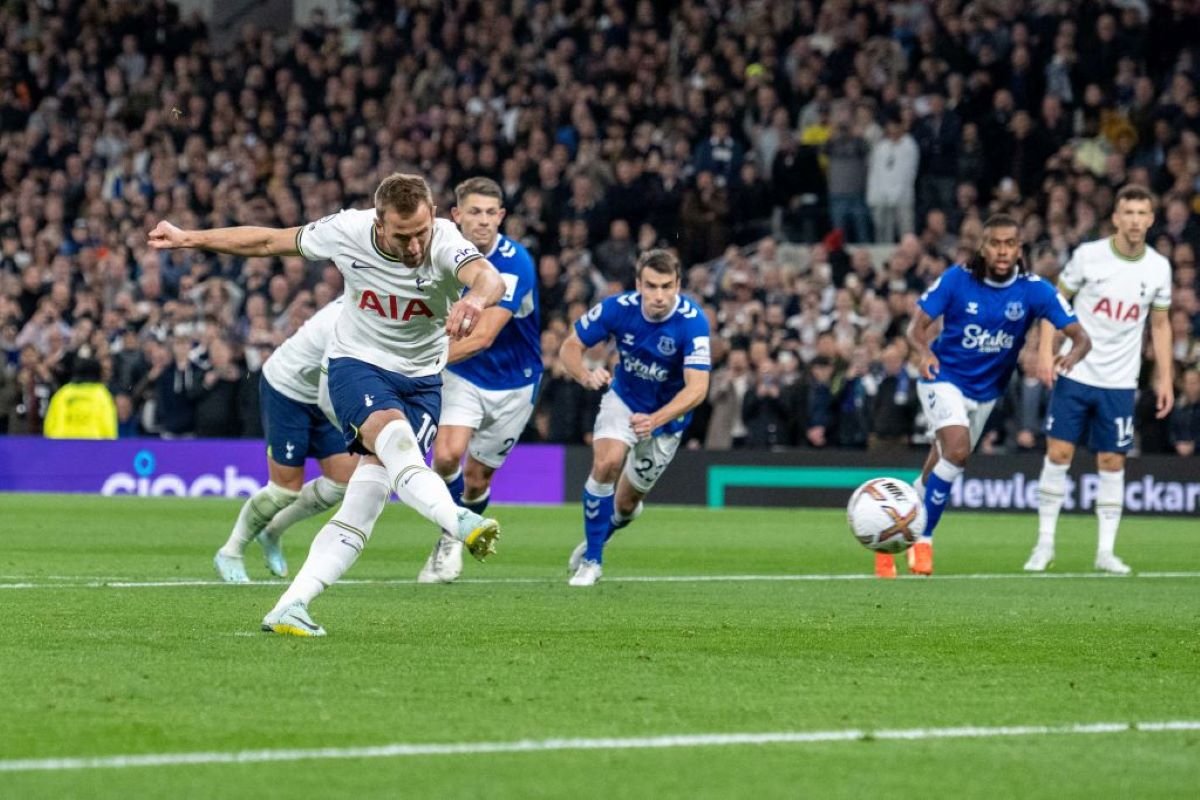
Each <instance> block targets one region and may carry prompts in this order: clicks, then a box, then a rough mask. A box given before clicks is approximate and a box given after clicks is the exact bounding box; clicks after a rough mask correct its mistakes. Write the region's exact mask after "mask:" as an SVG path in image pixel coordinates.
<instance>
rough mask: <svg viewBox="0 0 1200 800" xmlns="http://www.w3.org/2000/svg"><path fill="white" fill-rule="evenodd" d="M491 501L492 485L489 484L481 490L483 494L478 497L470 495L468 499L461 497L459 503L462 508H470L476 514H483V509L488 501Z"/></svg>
mask: <svg viewBox="0 0 1200 800" xmlns="http://www.w3.org/2000/svg"><path fill="white" fill-rule="evenodd" d="M491 501H492V487H490V486H489V487H488V488H486V489H484V490H483V494H481V495H479V497H472V498H470V499H467V498H466V497H463V498H462V501H461V502H460V503H459V505H461V506H462V507H463V508H469V509H471V510H472V511H474V512H475V513H476V514H483V512H484V510H485V509H486V508H487V507H488V503H490V502H491Z"/></svg>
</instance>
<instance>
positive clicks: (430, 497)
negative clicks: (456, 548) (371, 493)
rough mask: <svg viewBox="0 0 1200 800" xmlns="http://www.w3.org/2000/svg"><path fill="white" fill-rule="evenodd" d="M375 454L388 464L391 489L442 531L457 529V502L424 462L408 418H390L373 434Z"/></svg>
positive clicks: (384, 464) (443, 482) (439, 478)
mask: <svg viewBox="0 0 1200 800" xmlns="http://www.w3.org/2000/svg"><path fill="white" fill-rule="evenodd" d="M375 457H376V458H378V459H379V460H380V461H382V462H383V466H384V467H386V468H387V475H388V480H389V481H390V482H391V487H392V491H394V492H395V493H396V496H397V497H399V498H400V499H401V500H402V501H403V502H404V504H405V505H407V506H409V507H410V508H412V509H413V510H415V511H416V512H417V513H418V514H420V515H421V516H423V517H424V518H425V519H427V520H429V521H430V522H432V523H433V524H434V525H437V526H438V527H439V528H441V529H442V530H444V531H451V532H454V531H457V530H458V506H457V505H455V504H454V498H453V497H451V496H450V490H449V489H448V488H446V482H445V481H443V480H442V478H441V476H440V475H438V474H437V473H436V472H434V471H433V470H431V469H430V468H429V467H427V466H425V459H423V458H422V457H421V448H420V447H419V446H418V445H417V437H416V436H415V435H414V434H413V429H412V426H411V425H409V424H408V420H403V419H398V420H394V421H392V422H389V423H388V424H387V425H385V426H384V428H383V430H382V431H380V432H379V436H377V437H376V438H375Z"/></svg>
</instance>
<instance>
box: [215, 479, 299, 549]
mask: <svg viewBox="0 0 1200 800" xmlns="http://www.w3.org/2000/svg"><path fill="white" fill-rule="evenodd" d="M299 497H300V493H299V492H294V491H292V490H291V489H285V488H283V487H282V486H280V485H279V484H276V483H271V482H270V481H267V485H266V486H264V487H263V488H261V489H259V490H258V491H257V492H255V493H254V494H253V495H251V496H250V498H249V499H247V500H246V502H245V503H243V504H242V510H241V511H239V512H238V517H237V522H235V523H233V532H232V533H230V534H229V539H228V540H226V542H225V544H224V545H223V546H222V547H221V553H222V554H223V555H227V556H233V557H235V558H241V557H242V555H243V554H244V553H245V552H246V545H248V544H250V541H251V540H252V539H253V538H254V537H255V536H258V534H259V533H261V532H262V529H263V528H265V527H267V525H268V523H270V522H271V520H272V519H274V518H275V517H276V515H278V514H279V512H280V511H282V510H283V509H285V508H287V507H288V506H290V505H291V504H292V503H294V502H296V500H297V498H299Z"/></svg>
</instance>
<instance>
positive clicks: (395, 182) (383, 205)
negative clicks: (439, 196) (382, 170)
mask: <svg viewBox="0 0 1200 800" xmlns="http://www.w3.org/2000/svg"><path fill="white" fill-rule="evenodd" d="M422 203H424V204H425V205H427V206H429V208H430V209H431V210H432V209H433V192H432V191H430V189H429V184H428V183H426V182H425V179H424V178H422V177H421V176H420V175H406V174H404V173H403V172H393V173H392V174H391V175H388V176H387V177H386V178H384V179H383V182H382V183H380V184H379V188H378V189H376V190H375V212H376V213H377V214H379V216H381V217H382V216H383V214H384V212H385V211H395V212H397V213H399V214H401V215H403V216H405V217H408V216H412V215H413V214H415V213H417V211H418V210H420V208H421V204H422Z"/></svg>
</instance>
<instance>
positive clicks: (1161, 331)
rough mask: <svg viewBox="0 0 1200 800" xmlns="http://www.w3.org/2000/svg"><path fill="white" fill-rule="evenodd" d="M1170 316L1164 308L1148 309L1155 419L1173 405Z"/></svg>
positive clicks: (1173, 386) (1173, 360)
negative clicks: (1152, 357)
mask: <svg viewBox="0 0 1200 800" xmlns="http://www.w3.org/2000/svg"><path fill="white" fill-rule="evenodd" d="M1171 340H1172V336H1171V317H1170V312H1169V311H1168V310H1167V309H1165V308H1151V309H1150V345H1151V347H1153V348H1154V374H1155V377H1156V378H1157V380H1156V381H1155V383H1154V396H1155V409H1154V416H1155V418H1156V419H1163V418H1164V417H1166V416H1167V415H1168V414H1170V413H1171V409H1172V408H1174V406H1175V375H1174V372H1175V355H1174V354H1173V353H1172V352H1171V351H1172V341H1171Z"/></svg>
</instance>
